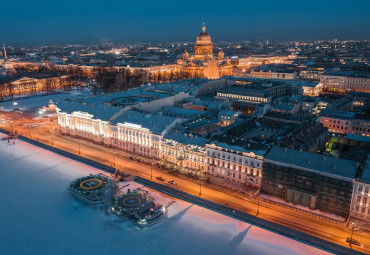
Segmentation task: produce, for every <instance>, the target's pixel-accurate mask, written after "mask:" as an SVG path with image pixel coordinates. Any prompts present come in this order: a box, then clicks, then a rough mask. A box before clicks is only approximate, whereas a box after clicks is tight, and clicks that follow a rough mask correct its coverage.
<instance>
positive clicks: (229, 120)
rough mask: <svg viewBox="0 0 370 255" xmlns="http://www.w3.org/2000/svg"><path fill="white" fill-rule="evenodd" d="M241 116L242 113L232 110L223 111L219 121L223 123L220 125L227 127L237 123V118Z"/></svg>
mask: <svg viewBox="0 0 370 255" xmlns="http://www.w3.org/2000/svg"><path fill="white" fill-rule="evenodd" d="M240 114H241V112H236V111H232V110H222V111H220V113H219V114H218V119H219V120H220V121H221V123H220V125H221V126H223V127H226V126H228V125H231V124H233V123H234V122H235V120H236V118H237V117H238V116H239V115H240Z"/></svg>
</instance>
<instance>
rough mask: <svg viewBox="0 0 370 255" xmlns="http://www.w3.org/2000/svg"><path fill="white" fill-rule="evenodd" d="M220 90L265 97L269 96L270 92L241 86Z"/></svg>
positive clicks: (227, 92)
mask: <svg viewBox="0 0 370 255" xmlns="http://www.w3.org/2000/svg"><path fill="white" fill-rule="evenodd" d="M219 92H220V93H224V94H233V95H242V96H250V97H263V98H267V97H268V92H267V91H266V90H262V89H250V88H243V87H239V86H233V87H228V88H223V89H222V90H221V91H219Z"/></svg>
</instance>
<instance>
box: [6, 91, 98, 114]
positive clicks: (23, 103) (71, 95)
mask: <svg viewBox="0 0 370 255" xmlns="http://www.w3.org/2000/svg"><path fill="white" fill-rule="evenodd" d="M90 94H91V92H90V91H88V90H84V91H80V90H79V91H71V92H67V93H58V94H50V95H39V96H34V97H30V98H25V99H22V98H19V99H17V98H15V99H13V101H7V102H2V103H0V111H4V112H9V111H13V110H14V109H15V108H19V110H21V111H25V110H30V109H34V108H36V109H38V108H41V107H42V106H48V105H49V100H50V99H51V100H53V102H54V103H59V102H62V101H64V100H66V99H71V100H73V99H76V98H79V97H86V96H89V95H90Z"/></svg>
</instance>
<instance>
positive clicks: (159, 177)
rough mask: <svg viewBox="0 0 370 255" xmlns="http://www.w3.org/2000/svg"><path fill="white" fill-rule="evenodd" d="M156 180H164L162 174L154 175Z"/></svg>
mask: <svg viewBox="0 0 370 255" xmlns="http://www.w3.org/2000/svg"><path fill="white" fill-rule="evenodd" d="M155 178H156V179H157V180H158V181H162V182H164V181H165V180H164V179H163V177H162V176H157V177H155Z"/></svg>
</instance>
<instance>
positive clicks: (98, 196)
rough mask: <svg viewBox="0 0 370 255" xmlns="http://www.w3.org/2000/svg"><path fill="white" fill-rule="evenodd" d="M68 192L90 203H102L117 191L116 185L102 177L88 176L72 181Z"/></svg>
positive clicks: (100, 175)
mask: <svg viewBox="0 0 370 255" xmlns="http://www.w3.org/2000/svg"><path fill="white" fill-rule="evenodd" d="M69 190H70V191H71V192H72V193H74V194H75V195H77V196H79V197H80V198H83V199H85V200H88V201H89V202H91V203H102V202H104V201H106V200H107V199H109V198H111V197H112V196H113V195H114V193H115V192H116V191H117V186H116V183H115V182H114V181H113V180H111V179H110V178H108V177H106V176H104V175H102V174H97V175H91V174H90V175H89V176H84V177H81V178H78V179H76V180H74V181H73V182H72V183H71V185H70V186H69Z"/></svg>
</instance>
